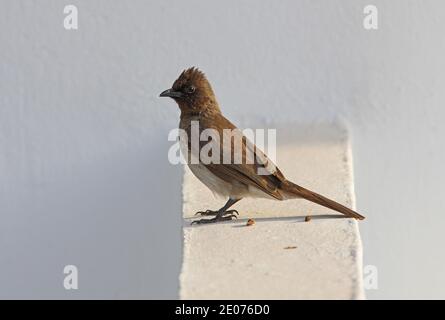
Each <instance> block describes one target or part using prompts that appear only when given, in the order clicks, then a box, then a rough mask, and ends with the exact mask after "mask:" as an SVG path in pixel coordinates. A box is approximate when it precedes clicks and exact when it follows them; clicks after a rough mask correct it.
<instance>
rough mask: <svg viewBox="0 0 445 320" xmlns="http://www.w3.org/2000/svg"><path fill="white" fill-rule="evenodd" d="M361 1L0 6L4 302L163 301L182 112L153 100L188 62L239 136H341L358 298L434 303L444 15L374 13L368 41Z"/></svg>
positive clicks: (175, 234) (176, 236)
mask: <svg viewBox="0 0 445 320" xmlns="http://www.w3.org/2000/svg"><path fill="white" fill-rule="evenodd" d="M71 3H73V4H76V5H77V6H78V9H79V30H78V31H66V30H64V29H63V7H64V5H65V4H71ZM369 3H370V2H368V1H362V0H358V1H357V0H332V1H322V0H304V1H302V0H300V1H295V0H287V1H268V0H261V1H253V0H252V1H235V0H233V1H220V2H209V1H198V0H192V1H179V0H177V1H162V2H161V1H143V0H132V1H131V3H129V2H125V1H118V0H94V1H88V0H76V1H71V2H66V3H64V2H63V1H62V2H61V1H59V0H39V1H25V0H1V1H0V4H1V8H2V9H1V10H0V39H1V41H0V146H1V151H0V173H1V179H0V201H1V212H0V217H1V223H0V251H1V252H2V255H0V266H1V272H0V283H2V286H0V296H1V297H5V296H13V297H48V296H51V297H54V296H56V297H66V298H71V297H90V296H94V297H115V296H124V297H128V296H131V297H155V296H159V297H161V296H168V297H174V296H175V295H176V290H177V274H178V272H179V263H180V261H181V259H180V255H181V244H180V238H181V236H180V232H181V231H180V230H181V228H180V226H181V217H180V208H181V192H180V190H181V186H180V183H181V173H182V170H181V168H180V167H173V166H171V165H169V164H168V162H167V160H166V159H167V158H166V157H167V156H166V154H167V150H168V147H169V145H170V144H169V143H168V142H167V133H168V131H169V130H170V129H171V128H173V127H175V126H176V125H177V122H178V111H177V109H176V107H175V106H174V104H173V103H172V102H171V101H168V100H159V99H158V98H157V95H158V93H159V92H160V91H161V90H163V89H165V88H166V87H168V86H170V85H171V83H172V82H173V80H174V79H175V78H176V77H177V75H178V73H179V71H180V70H182V69H183V68H185V67H188V66H191V65H197V66H199V67H201V68H202V69H203V70H204V71H206V72H207V74H208V76H209V78H210V80H211V81H212V84H213V86H214V89H215V91H216V94H217V96H218V98H219V101H220V103H221V106H222V109H223V111H224V112H225V113H226V114H227V116H228V117H229V118H230V119H232V120H233V121H234V122H235V123H236V124H239V125H241V126H243V127H254V126H256V125H257V124H258V123H260V124H261V123H263V124H265V125H266V126H267V122H262V121H263V120H264V119H265V118H269V119H273V120H275V121H282V122H285V121H288V122H289V123H295V121H299V122H302V123H308V122H312V121H316V122H323V121H328V122H330V121H332V120H334V119H342V120H344V122H345V123H348V124H349V126H350V131H351V134H352V143H353V152H354V159H355V178H356V179H355V180H356V194H357V206H358V209H359V210H360V211H363V212H364V213H365V214H366V215H367V216H368V219H367V220H366V222H365V223H363V224H362V235H363V241H364V246H365V257H364V258H365V264H372V265H376V266H377V267H378V270H379V289H378V290H376V291H368V292H367V296H368V297H369V298H373V297H378V298H445V274H444V273H443V272H442V270H444V268H445V252H444V251H443V250H438V249H437V248H436V245H437V244H440V243H443V242H444V240H445V239H444V234H443V232H442V229H443V226H444V224H445V215H444V214H443V208H444V207H445V203H444V201H445V200H444V199H445V198H444V197H443V190H444V188H443V183H442V181H444V180H445V169H444V166H443V163H445V151H444V150H445V148H444V140H443V138H442V137H444V136H445V126H443V123H444V120H445V112H444V108H443V105H444V101H445V91H444V90H443V84H444V83H445V73H444V72H442V70H444V69H445V65H444V64H445V60H444V59H443V57H444V56H445V42H444V41H443V30H444V29H445V21H444V20H443V12H444V9H445V3H444V2H443V1H441V0H425V1H424V0H422V1H421V0H392V1H382V0H376V1H372V4H375V5H376V6H377V7H378V9H379V14H380V16H379V18H380V19H379V22H380V26H379V30H378V31H365V30H364V29H363V27H362V25H363V20H362V19H363V13H362V12H363V8H364V6H365V5H367V4H369ZM263 127H264V125H263ZM161 178H162V179H161ZM153 181H160V182H156V186H155V187H154V186H153ZM116 182H118V183H116ZM159 244H162V246H160V245H159ZM117 252H119V254H117ZM73 263H77V264H79V272H80V280H79V281H80V289H79V290H78V291H77V292H75V293H74V292H69V293H67V292H65V291H64V290H63V286H62V280H61V277H62V270H63V266H64V265H66V264H73ZM85 270H88V272H87V274H85ZM147 270H149V271H147ZM85 286H88V287H85ZM87 288H88V290H86V289H87Z"/></svg>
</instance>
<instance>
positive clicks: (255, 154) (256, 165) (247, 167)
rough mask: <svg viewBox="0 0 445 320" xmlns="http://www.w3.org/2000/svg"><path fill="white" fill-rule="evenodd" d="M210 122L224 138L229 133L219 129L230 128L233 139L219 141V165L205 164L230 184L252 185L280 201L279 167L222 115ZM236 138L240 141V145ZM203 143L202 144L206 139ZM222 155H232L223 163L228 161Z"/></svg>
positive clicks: (280, 175)
mask: <svg viewBox="0 0 445 320" xmlns="http://www.w3.org/2000/svg"><path fill="white" fill-rule="evenodd" d="M215 123H216V124H215ZM212 124H213V127H214V129H216V130H218V132H219V133H220V137H223V139H224V138H226V137H227V135H226V134H228V133H227V132H223V130H222V129H231V130H232V134H233V140H232V141H231V143H223V141H221V142H220V143H219V145H220V162H219V164H215V163H210V164H206V168H207V169H209V170H210V171H211V172H212V173H213V174H214V175H216V176H217V177H219V178H221V179H223V180H224V181H227V182H229V183H233V182H235V181H236V182H239V183H243V184H245V185H246V186H253V187H256V188H257V189H259V190H261V191H263V192H264V193H266V194H268V195H270V196H272V197H274V198H276V199H278V200H282V199H283V195H282V194H281V192H280V187H281V184H282V182H283V181H285V178H284V176H283V174H282V173H281V171H280V170H279V169H278V167H276V166H275V164H274V163H273V162H272V161H271V160H270V159H269V158H268V157H267V156H266V155H265V154H264V153H263V152H262V151H261V150H260V149H258V148H257V147H256V146H255V145H254V144H253V143H252V142H250V141H249V140H248V139H247V138H246V137H245V136H244V135H243V134H242V133H241V131H239V129H237V128H236V127H235V126H234V125H233V124H232V123H231V122H230V121H229V120H227V119H226V118H224V117H223V116H222V115H221V116H220V118H219V119H217V121H213V122H212ZM235 139H239V140H238V141H242V143H240V144H239V147H238V146H237V142H236V141H235ZM203 143H204V144H205V142H203ZM224 154H226V155H230V156H231V158H230V160H231V161H230V163H224V162H227V161H224ZM235 160H241V161H235Z"/></svg>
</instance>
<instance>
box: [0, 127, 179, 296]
mask: <svg viewBox="0 0 445 320" xmlns="http://www.w3.org/2000/svg"><path fill="white" fill-rule="evenodd" d="M147 140H151V141H144V145H143V146H142V145H138V146H133V147H125V148H123V149H122V150H119V151H118V152H116V153H115V154H109V155H107V156H106V157H103V158H102V159H101V160H100V161H95V162H94V163H90V164H88V165H84V166H81V167H76V168H70V170H65V172H62V173H57V174H54V173H53V176H54V177H55V178H53V179H50V181H38V182H28V183H23V184H21V185H20V186H19V188H18V189H19V190H16V191H14V192H1V194H0V199H1V202H2V213H1V216H2V223H1V226H0V251H1V252H2V255H1V258H0V259H1V260H0V261H1V273H0V283H1V287H0V298H61V299H73V298H104V299H110V298H117V299H119V298H123V299H126V298H135V299H142V298H146V299H150V298H176V297H177V294H178V275H179V271H180V265H181V255H182V240H181V239H182V229H181V223H182V222H181V221H182V220H181V214H180V213H181V203H182V201H181V175H182V167H181V166H172V165H170V163H169V162H168V161H167V151H168V148H169V146H170V145H169V144H168V142H167V139H166V137H165V136H162V137H159V138H157V137H149V138H148V139H147ZM145 142H146V144H145ZM30 181H32V179H30ZM2 198H3V199H2ZM71 264H72V265H75V266H77V268H78V272H79V282H78V283H79V289H78V290H69V291H68V290H65V288H64V286H63V279H64V277H65V275H64V274H63V269H64V266H65V265H71Z"/></svg>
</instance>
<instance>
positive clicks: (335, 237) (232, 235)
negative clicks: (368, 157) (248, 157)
mask: <svg viewBox="0 0 445 320" xmlns="http://www.w3.org/2000/svg"><path fill="white" fill-rule="evenodd" d="M268 127H269V128H270V127H274V126H271V125H268ZM275 128H277V126H275ZM277 142H278V148H277V165H278V166H279V167H280V168H281V170H282V171H283V173H284V174H285V175H286V176H287V177H288V179H290V180H292V181H294V182H296V183H298V184H301V185H302V186H305V187H308V188H310V189H313V190H315V191H317V192H320V193H322V194H324V195H326V196H328V197H330V198H332V199H335V200H337V201H339V202H342V203H344V204H346V205H348V206H352V207H354V192H353V189H354V187H353V175H352V169H351V168H352V165H351V164H352V159H351V153H350V147H349V142H348V139H347V135H346V131H345V130H342V129H341V128H338V127H335V126H334V127H324V126H311V127H309V128H301V127H294V128H289V126H287V127H281V128H280V127H278V128H277ZM183 198H184V204H183V216H184V254H183V266H182V272H181V275H180V298H181V299H362V298H364V290H363V283H362V246H361V240H360V235H359V230H358V223H357V221H355V220H353V219H346V218H340V217H339V215H337V214H336V213H335V212H333V211H331V210H328V209H325V208H323V207H320V206H318V205H316V204H311V203H310V202H307V201H305V200H289V201H284V202H281V201H271V200H258V199H255V200H252V199H244V200H242V201H241V202H240V203H239V204H236V205H235V206H234V208H236V209H237V210H238V211H239V212H240V218H239V219H238V220H237V221H234V222H229V223H223V224H216V225H201V226H196V225H195V226H190V222H191V220H192V219H191V218H192V217H193V214H194V213H195V212H196V211H199V210H205V209H217V208H220V207H221V206H222V205H223V204H224V202H225V200H224V199H215V198H214V196H213V194H212V193H211V192H210V191H209V190H208V189H207V188H206V187H205V186H204V185H203V184H201V182H199V181H198V180H197V179H196V178H195V177H194V176H193V174H192V173H191V172H190V171H189V170H188V168H187V169H186V171H185V175H184V185H183ZM307 215H311V216H314V217H313V219H312V220H311V221H309V222H304V218H305V216H307ZM248 218H254V219H255V221H256V224H255V225H254V226H250V227H247V226H246V220H247V219H248Z"/></svg>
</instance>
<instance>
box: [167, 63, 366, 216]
mask: <svg viewBox="0 0 445 320" xmlns="http://www.w3.org/2000/svg"><path fill="white" fill-rule="evenodd" d="M160 97H170V98H172V99H173V100H175V101H176V103H177V104H178V106H179V109H180V110H181V118H180V122H179V128H180V129H182V130H184V132H186V133H187V139H186V141H185V143H184V141H183V139H182V138H180V140H181V142H182V146H181V150H182V153H183V154H184V155H187V156H188V159H187V164H188V165H189V167H190V169H191V171H192V172H193V173H194V174H195V176H196V177H197V178H198V179H199V180H201V182H203V183H204V184H205V185H206V186H207V187H208V188H209V189H210V190H212V191H213V192H214V193H216V194H219V195H222V196H224V197H226V198H228V201H227V203H226V204H225V205H224V206H223V207H222V208H221V209H219V210H216V211H213V210H207V211H205V212H202V211H200V212H197V214H201V215H204V216H214V217H213V218H211V219H200V220H197V221H194V223H212V222H218V221H227V220H232V218H236V215H235V213H236V214H238V212H237V211H236V210H229V208H230V207H231V206H232V205H233V204H235V203H236V202H238V201H240V200H241V199H242V198H245V197H256V198H258V197H262V198H268V199H275V200H287V199H296V198H304V199H306V200H309V201H312V202H315V203H317V204H319V205H322V206H324V207H327V208H330V209H332V210H335V211H338V212H341V213H343V214H344V215H346V216H347V217H351V218H356V219H360V220H362V219H364V218H365V217H363V216H362V215H360V214H358V213H357V212H355V211H353V210H351V209H349V208H347V207H345V206H343V205H341V204H339V203H337V202H335V201H333V200H330V199H328V198H326V197H324V196H322V195H320V194H318V193H315V192H313V191H311V190H308V189H305V188H303V187H300V186H299V185H296V184H294V183H293V182H291V181H289V180H287V179H286V178H285V177H284V175H283V174H282V173H281V171H280V170H279V169H278V168H277V167H276V166H275V165H274V164H273V163H272V161H271V160H269V159H268V158H267V156H266V155H265V154H264V153H263V152H262V151H261V150H259V149H258V148H256V147H255V145H253V144H252V143H251V142H250V141H249V140H247V139H246V137H245V136H243V135H242V133H240V130H238V129H237V128H236V126H235V125H233V124H232V123H231V122H230V121H229V120H227V119H226V118H225V117H224V116H223V115H222V113H221V110H220V108H219V105H218V102H217V101H216V97H215V94H214V93H213V90H212V87H211V85H210V83H209V81H208V80H207V78H206V76H205V75H204V73H202V72H201V71H200V70H198V69H196V68H190V69H187V70H184V71H183V72H182V73H181V75H180V76H179V78H178V79H177V80H176V81H175V82H174V83H173V86H172V88H171V89H168V90H165V91H164V92H162V93H161V94H160ZM193 121H196V122H195V123H198V124H199V133H202V132H203V130H206V129H213V130H214V132H216V133H218V134H219V136H220V137H223V138H224V137H226V136H227V129H230V130H233V132H236V134H235V135H233V136H232V137H229V138H230V143H229V144H227V143H222V141H218V143H217V148H219V150H218V151H220V152H218V153H215V154H212V152H209V154H210V155H216V157H217V160H219V161H213V162H208V161H202V159H201V158H200V155H202V154H201V151H202V149H203V148H204V146H205V145H206V144H207V143H208V141H207V142H206V141H198V142H197V144H195V146H194V144H193V142H192V141H191V140H192V139H189V137H192V127H193V125H192V122H193ZM237 135H239V136H240V137H241V141H242V142H241V143H240V148H238V149H239V150H238V149H237V148H235V145H234V143H232V139H236V137H237ZM192 138H193V137H192ZM211 140H212V142H215V141H216V139H215V141H214V138H213V137H212V139H211ZM221 140H222V139H221ZM211 151H212V150H211ZM249 152H251V153H252V154H253V161H248V156H247V155H248V153H249ZM224 155H229V156H230V157H231V158H230V159H235V158H236V157H237V156H238V157H239V158H238V159H241V161H238V162H237V161H233V160H232V161H230V162H228V163H227V161H225V159H226V158H223V157H224ZM191 159H194V160H195V161H191ZM261 168H262V169H265V170H267V171H266V173H267V174H264V172H261V174H260V170H261ZM263 171H264V170H263Z"/></svg>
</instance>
